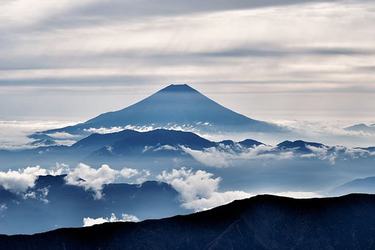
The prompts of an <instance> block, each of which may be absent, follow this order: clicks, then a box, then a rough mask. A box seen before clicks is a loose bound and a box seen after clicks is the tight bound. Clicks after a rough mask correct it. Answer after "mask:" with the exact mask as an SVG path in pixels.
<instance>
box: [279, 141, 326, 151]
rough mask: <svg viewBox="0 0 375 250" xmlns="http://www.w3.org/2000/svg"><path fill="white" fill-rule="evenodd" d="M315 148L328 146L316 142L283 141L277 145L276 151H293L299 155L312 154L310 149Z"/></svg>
mask: <svg viewBox="0 0 375 250" xmlns="http://www.w3.org/2000/svg"><path fill="white" fill-rule="evenodd" d="M316 148H321V149H324V148H326V149H327V148H328V146H326V145H324V144H322V143H317V142H307V141H302V140H296V141H283V142H281V143H279V144H277V149H278V150H281V151H285V150H293V151H295V152H299V153H312V152H313V150H312V149H316Z"/></svg>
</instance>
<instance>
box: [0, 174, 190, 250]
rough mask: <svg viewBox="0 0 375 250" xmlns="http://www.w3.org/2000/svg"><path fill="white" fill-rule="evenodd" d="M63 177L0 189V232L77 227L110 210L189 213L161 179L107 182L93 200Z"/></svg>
mask: <svg viewBox="0 0 375 250" xmlns="http://www.w3.org/2000/svg"><path fill="white" fill-rule="evenodd" d="M64 177H65V176H64V175H60V176H50V175H47V176H39V177H38V179H37V181H36V183H35V186H34V187H33V188H29V189H28V190H27V192H25V193H19V194H16V193H12V192H9V191H7V190H5V189H2V188H0V205H3V206H2V207H4V208H5V209H3V210H0V232H2V233H7V234H15V233H36V232H42V231H46V230H52V229H55V228H57V227H80V226H82V221H83V218H85V217H91V218H98V217H109V216H111V214H112V213H114V214H115V215H117V216H119V217H121V215H122V214H124V213H126V214H131V215H134V216H136V217H138V218H139V219H141V220H143V219H150V218H162V217H166V216H172V215H176V214H186V213H188V212H191V210H186V209H183V208H182V207H181V206H180V204H181V203H180V201H179V193H178V192H177V191H176V190H175V189H174V188H172V186H170V185H168V184H166V183H163V182H156V181H147V182H144V183H142V184H126V183H113V184H108V185H104V187H103V190H102V194H103V195H102V198H101V199H95V198H94V193H93V191H90V190H85V189H84V188H83V187H79V186H75V185H68V184H66V182H65V180H64ZM0 249H3V248H1V247H0ZM9 249H11V248H9Z"/></svg>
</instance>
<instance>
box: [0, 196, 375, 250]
mask: <svg viewBox="0 0 375 250" xmlns="http://www.w3.org/2000/svg"><path fill="white" fill-rule="evenodd" d="M374 211H375V195H366V194H351V195H347V196H343V197H338V198H322V199H291V198H284V197H276V196H270V195H262V196H257V197H254V198H250V199H246V200H241V201H235V202H232V203H230V204H228V205H225V206H221V207H218V208H215V209H212V210H210V211H205V212H201V213H196V214H192V215H187V216H176V217H172V218H167V219H162V220H148V221H143V222H140V223H107V224H103V225H97V226H93V227H90V228H75V229H59V230H55V231H51V232H47V233H42V234H35V235H31V236H27V235H16V236H0V249H22V250H27V249H44V250H48V249H53V250H59V249H340V250H341V249H375V213H374Z"/></svg>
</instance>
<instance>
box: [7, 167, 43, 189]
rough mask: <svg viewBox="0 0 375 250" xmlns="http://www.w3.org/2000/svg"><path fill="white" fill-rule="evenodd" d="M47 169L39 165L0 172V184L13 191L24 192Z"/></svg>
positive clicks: (32, 185)
mask: <svg viewBox="0 0 375 250" xmlns="http://www.w3.org/2000/svg"><path fill="white" fill-rule="evenodd" d="M46 174H47V170H46V169H43V168H41V167H39V166H36V167H27V168H25V169H19V170H8V171H7V172H0V186H2V187H3V188H4V189H6V190H9V191H11V192H15V193H21V192H25V191H26V190H27V189H28V188H32V187H34V185H35V181H36V179H37V178H38V176H39V175H46Z"/></svg>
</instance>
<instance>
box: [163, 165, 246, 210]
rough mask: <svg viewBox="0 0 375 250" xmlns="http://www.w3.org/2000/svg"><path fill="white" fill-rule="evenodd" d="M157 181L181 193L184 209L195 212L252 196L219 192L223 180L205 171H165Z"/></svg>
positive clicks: (183, 169) (241, 193) (238, 192)
mask: <svg viewBox="0 0 375 250" xmlns="http://www.w3.org/2000/svg"><path fill="white" fill-rule="evenodd" d="M157 179H158V180H159V181H164V182H166V183H168V184H170V185H171V186H172V187H173V188H174V189H176V190H177V191H178V192H179V193H180V195H181V200H182V202H183V203H182V206H183V207H185V208H187V209H193V210H195V211H201V210H206V209H210V208H213V207H216V206H219V205H223V204H226V203H229V202H231V201H233V200H236V199H244V198H248V197H250V194H248V193H246V192H243V191H227V192H219V191H218V189H219V184H220V181H221V178H220V177H216V178H215V177H214V176H213V174H211V173H208V172H206V171H203V170H197V171H195V172H194V171H193V170H191V169H186V168H181V169H173V170H172V171H170V172H167V171H163V172H162V173H161V174H160V175H158V176H157Z"/></svg>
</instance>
